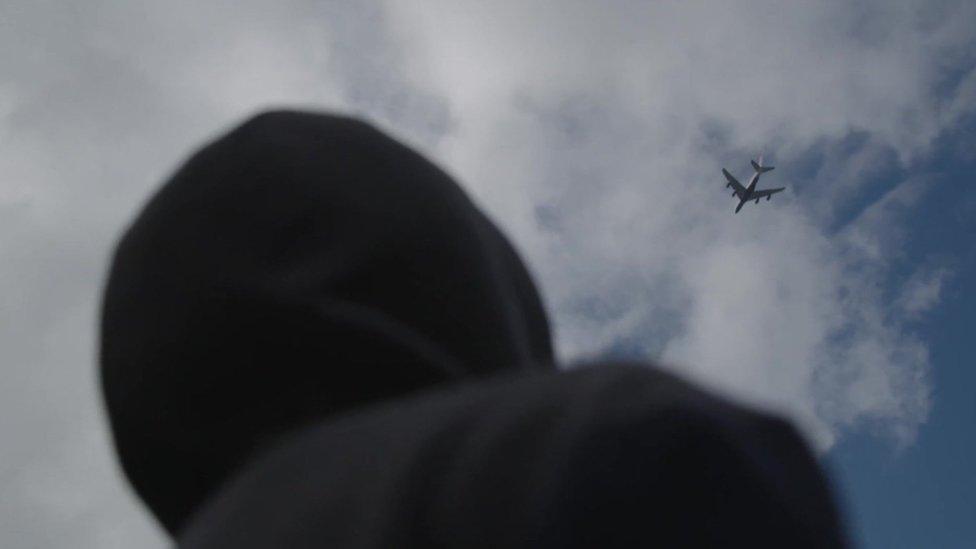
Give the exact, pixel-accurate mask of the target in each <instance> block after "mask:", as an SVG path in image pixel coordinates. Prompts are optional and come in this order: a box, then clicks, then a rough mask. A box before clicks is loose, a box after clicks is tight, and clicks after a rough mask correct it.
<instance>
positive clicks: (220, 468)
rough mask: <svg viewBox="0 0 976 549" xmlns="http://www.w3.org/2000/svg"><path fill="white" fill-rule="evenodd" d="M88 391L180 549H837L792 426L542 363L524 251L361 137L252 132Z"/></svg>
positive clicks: (148, 284) (226, 154) (172, 217)
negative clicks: (619, 548) (652, 548)
mask: <svg viewBox="0 0 976 549" xmlns="http://www.w3.org/2000/svg"><path fill="white" fill-rule="evenodd" d="M101 336H102V338H101V375H102V384H103V391H104V395H105V400H106V403H107V406H108V411H109V416H110V419H111V425H112V429H113V434H114V437H115V443H116V448H117V451H118V453H119V456H120V459H121V462H122V465H123V468H124V470H125V472H126V474H127V475H128V477H129V479H130V481H131V482H132V484H133V486H134V487H135V489H136V491H137V492H138V493H139V495H140V496H141V497H142V498H143V500H144V501H145V502H146V503H147V505H148V506H149V507H150V508H151V509H152V511H153V512H154V513H155V515H156V516H157V517H158V518H159V520H160V521H161V522H162V523H163V524H164V526H165V527H166V528H167V529H168V530H169V531H170V532H171V533H173V534H174V536H177V538H178V539H179V541H180V543H181V545H185V546H187V547H404V546H445V547H471V546H483V547H488V546H606V545H612V544H616V545H635V544H636V545H648V544H660V543H679V544H681V545H695V544H710V545H720V546H749V545H752V546H755V545H761V544H778V545H786V546H799V547H826V546H840V545H842V543H843V541H842V533H841V529H840V527H839V525H838V520H837V517H836V514H835V511H834V507H833V504H832V501H831V497H830V494H829V491H828V489H827V484H826V482H825V480H824V478H823V476H822V474H821V472H820V471H819V468H818V467H817V464H816V463H815V461H814V460H813V459H812V458H811V457H810V455H809V452H808V450H807V449H806V447H805V446H804V445H803V443H802V442H801V441H800V439H799V438H798V437H797V436H796V435H795V434H794V433H793V431H792V429H791V428H790V427H789V426H788V425H786V424H785V423H783V422H781V421H779V420H776V419H772V418H769V417H766V416H764V415H761V414H757V413H754V412H750V411H748V410H745V409H742V408H739V407H736V406H733V405H730V404H727V403H724V402H723V401H721V400H720V399H717V398H714V397H712V396H709V395H707V394H705V393H701V392H699V391H697V390H695V389H693V388H692V387H690V386H689V385H687V384H685V383H684V382H681V381H679V380H677V379H675V378H673V377H671V376H668V375H665V374H663V373H661V372H659V371H657V370H654V369H652V368H650V367H649V366H614V365H601V366H594V367H591V368H586V369H581V370H577V371H572V372H559V371H557V370H556V369H555V368H554V366H553V356H552V349H551V344H550V336H549V328H548V324H547V321H546V316H545V313H544V311H543V307H542V304H541V302H540V299H539V296H538V294H537V293H536V290H535V288H534V286H533V284H532V281H531V279H530V277H529V275H528V273H527V272H526V270H525V268H524V266H523V264H522V262H521V261H520V260H519V258H518V256H517V254H516V253H515V251H514V250H513V249H512V248H511V246H510V245H509V244H508V242H507V241H506V239H505V238H504V237H503V236H502V235H501V233H500V232H499V231H498V230H497V229H496V228H495V227H494V225H492V223H491V222H490V221H489V220H487V219H486V218H485V216H484V215H483V214H481V213H480V211H479V210H478V209H477V208H476V207H475V206H474V205H473V204H472V203H471V201H470V200H469V199H468V198H467V197H466V196H465V195H464V193H463V192H462V191H461V190H460V188H459V187H458V186H457V185H456V184H455V183H454V182H453V181H452V180H451V179H450V178H449V177H448V176H447V175H445V174H444V173H443V172H441V171H440V170H438V169H437V168H436V167H434V166H433V165H432V164H430V163H429V162H427V161H426V160H424V159H423V158H422V157H421V156H419V155H417V154H416V153H414V152H412V151H411V150H409V149H408V148H406V147H404V146H402V145H400V144H398V143H397V142H395V141H393V140H391V139H389V138H388V137H386V136H384V135H382V134H381V133H380V132H378V131H376V130H375V129H373V128H372V127H370V126H368V125H366V124H363V123H361V122H358V121H355V120H351V119H347V118H341V117H334V116H328V115H323V114H310V113H298V112H273V113H267V114H263V115H260V116H257V117H255V118H253V119H251V120H250V121H248V122H247V123H245V124H243V125H242V126H240V127H239V128H237V129H235V130H234V131H232V132H230V133H229V134H227V135H226V136H224V137H222V138H220V139H218V140H217V141H215V142H214V143H213V144H211V145H209V146H207V147H206V148H204V149H203V150H202V151H201V152H199V153H197V154H196V155H194V157H193V158H191V159H190V160H189V161H188V162H187V163H186V165H184V166H183V167H182V168H181V169H180V170H179V171H178V172H177V173H176V174H175V175H174V176H173V177H172V178H171V180H170V181H169V182H168V183H167V184H166V185H164V186H163V188H162V189H161V190H160V191H159V192H158V193H157V194H156V196H155V197H153V198H152V200H150V202H149V203H148V204H147V206H146V207H145V209H144V210H143V211H142V213H141V214H140V215H139V216H138V218H137V219H136V221H135V222H134V223H133V224H132V226H131V227H130V228H129V229H128V231H127V232H126V234H125V236H124V237H123V239H122V241H121V242H120V244H119V246H118V250H117V252H116V254H115V257H114V260H113V263H112V269H111V273H110V276H109V281H108V284H107V287H106V291H105V298H104V306H103V316H102V331H101Z"/></svg>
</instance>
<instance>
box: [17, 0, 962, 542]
mask: <svg viewBox="0 0 976 549" xmlns="http://www.w3.org/2000/svg"><path fill="white" fill-rule="evenodd" d="M787 5H789V6H790V7H788V6H787ZM973 21H976V4H974V3H973V2H970V1H966V0H959V1H952V0H945V1H938V2H932V1H923V0H917V1H916V0H898V1H892V0H876V1H875V0H872V1H862V2H857V3H852V2H849V1H846V0H843V1H842V0H824V1H818V2H778V1H772V0H769V1H761V0H739V1H726V2H718V1H716V2H694V1H683V2H664V1H661V2H636V1H627V0H620V1H613V2H588V1H582V0H578V1H571V0H559V1H556V0H551V1H543V0H539V1H534V2H523V1H514V0H512V1H498V0H496V1H493V2H490V3H489V2H473V1H465V0H451V1H448V0H444V1H433V0H431V1H419V0H418V1H411V2H400V1H388V2H383V1H372V2H367V1H358V2H312V1H298V0H285V1H277V2H257V1H253V0H243V1H242V0H235V1H230V0H226V1H224V0H218V1H211V2H190V1H171V2H165V3H163V2H142V1H131V0H126V1H122V0H118V1H115V2H110V1H104V0H92V1H89V2H84V3H64V2H54V1H40V0H34V1H30V2H27V1H21V2H0V265H2V268H0V323H2V327H3V329H2V330H0V345H2V347H0V349H2V355H0V356H2V362H0V373H2V376H3V377H2V379H3V382H2V383H0V436H2V437H3V445H2V450H0V452H2V455H0V491H2V492H3V494H4V497H3V498H0V532H2V534H0V545H3V546H4V547H43V546H72V547H137V546H143V547H155V546H160V545H162V544H164V538H163V537H162V536H161V535H160V534H159V533H158V531H157V530H156V529H155V526H154V525H153V523H152V521H151V520H150V519H149V518H148V517H147V516H146V514H145V512H144V511H143V510H142V509H141V507H140V506H139V504H138V503H137V502H136V501H135V500H134V499H133V498H132V496H131V495H130V494H129V493H128V488H127V486H126V485H125V484H124V483H123V481H122V480H121V478H120V477H119V475H118V471H117V468H116V465H115V462H114V457H113V456H112V454H111V448H110V443H109V440H108V438H107V431H106V428H105V419H104V417H103V415H102V410H101V407H100V401H99V398H98V394H97V392H96V387H95V377H94V372H95V351H94V349H95V337H96V333H95V323H94V320H95V318H96V314H97V306H98V298H99V292H100V288H101V284H102V277H103V274H104V272H105V267H106V261H107V256H108V253H109V251H110V249H111V246H112V244H113V242H114V239H115V238H116V237H117V236H118V234H119V232H120V230H121V229H122V228H123V227H124V225H125V223H126V221H127V220H129V219H130V218H131V217H132V216H133V215H134V214H135V212H136V209H137V207H138V206H139V205H140V204H141V202H142V201H143V200H144V199H145V198H146V197H147V195H148V193H150V192H151V191H152V189H154V188H155V187H156V186H157V185H158V184H159V183H160V182H161V181H163V180H164V179H165V177H166V175H167V174H168V173H169V172H170V171H171V170H172V169H173V168H174V167H175V166H176V165H177V163H178V162H179V161H180V160H181V159H182V158H183V157H184V156H185V155H186V154H187V153H188V152H190V151H191V150H193V149H194V148H195V147H197V146H198V145H199V144H200V143H202V142H203V140H205V139H207V138H210V137H212V136H214V135H215V134H216V133H217V132H219V131H221V130H223V129H226V128H227V127H228V126H229V125H231V124H233V123H235V122H237V121H239V120H240V119H241V118H242V117H243V116H246V115H248V114H250V113H253V112H255V111H256V110H257V109H260V108H263V107H268V106H282V105H290V106H296V105H297V106H308V107H314V108H318V109H328V110H336V111H341V112H345V113H359V114H361V115H363V116H366V117H368V118H370V119H372V120H373V121H375V122H376V123H377V124H378V125H380V126H382V127H383V128H385V129H387V130H388V131H390V132H391V133H393V134H394V135H396V136H398V137H399V138H401V139H404V140H406V141H407V142H409V143H411V144H413V145H414V146H416V147H418V148H420V149H421V150H422V151H424V152H425V153H427V154H428V155H429V156H430V157H432V158H433V159H434V160H435V161H436V162H438V163H439V164H441V165H442V166H444V167H445V168H446V169H447V170H448V171H449V172H451V173H452V174H454V175H455V176H456V177H457V178H458V179H459V180H460V181H461V182H462V184H463V185H464V186H465V187H466V188H467V189H468V190H469V191H470V192H471V193H472V194H473V195H474V196H475V198H476V199H477V200H478V201H479V203H480V204H482V205H483V206H484V207H485V208H486V209H487V210H488V211H489V212H490V213H491V215H492V216H493V217H494V218H495V219H496V220H497V221H498V223H499V224H500V225H501V226H502V227H503V228H504V230H505V231H506V232H507V233H508V234H509V235H510V236H511V237H512V239H513V240H514V241H515V243H516V244H517V246H518V247H519V249H520V250H521V251H522V252H523V254H524V255H525V256H526V258H527V259H528V261H529V263H530V264H531V267H532V270H533V272H534V273H535V274H536V277H537V280H538V281H539V283H540V286H541V288H542V291H543V293H544V295H545V298H546V301H547V304H548V308H549V310H550V312H551V316H552V319H553V322H554V324H555V327H556V337H557V345H558V348H559V352H560V354H561V356H562V357H563V358H564V359H565V361H566V362H567V363H572V362H574V361H578V360H581V359H585V358H587V357H591V356H599V355H606V354H616V355H625V356H631V357H633V356H640V357H644V358H646V359H649V360H653V361H656V362H658V363H659V364H661V365H663V366H665V367H668V368H673V369H675V370H677V371H679V372H682V373H683V374H684V375H687V376H689V377H692V378H694V379H697V380H700V381H702V382H703V383H705V384H707V385H709V386H710V387H713V388H715V389H717V390H719V391H722V392H724V393H725V394H728V395H730V396H732V397H734V398H738V399H744V400H746V401H749V402H751V403H754V404H757V405H760V406H764V407H768V408H771V409H774V410H777V411H780V412H782V413H784V414H787V415H789V416H791V417H792V418H794V419H795V420H796V421H797V422H799V424H800V425H801V426H802V428H803V429H804V432H805V433H806V434H807V435H808V437H809V438H810V440H811V441H812V443H814V444H815V445H816V446H817V447H818V448H819V449H820V450H821V451H826V450H829V449H830V448H831V447H833V446H834V445H835V444H837V443H838V441H841V440H844V438H845V437H850V436H874V437H877V438H879V439H880V440H884V441H886V444H889V445H890V447H891V448H892V449H893V450H892V451H899V450H898V449H904V448H909V447H911V446H912V445H913V444H914V443H915V441H916V439H917V436H918V433H919V429H920V428H921V427H922V426H923V425H924V424H925V422H926V420H927V418H928V417H929V413H930V410H931V409H932V406H933V396H932V395H933V384H932V374H931V372H932V369H933V365H932V363H931V360H930V342H929V341H927V339H926V338H925V337H924V334H923V333H922V332H921V331H920V330H918V328H917V327H918V326H919V323H920V322H924V319H925V318H926V315H929V314H930V313H931V312H932V311H933V310H935V309H937V308H938V307H939V306H940V304H941V303H942V299H943V288H944V287H945V285H946V284H948V283H950V281H951V280H953V277H954V276H957V275H958V273H957V272H956V270H957V264H956V262H954V259H953V258H952V257H945V256H935V255H933V256H932V257H923V258H921V259H922V260H919V261H913V262H912V263H911V265H910V268H907V269H906V268H905V267H904V263H905V262H903V261H902V262H899V258H900V257H902V254H903V253H904V251H903V248H904V242H905V238H906V235H907V234H910V233H911V232H912V231H913V230H914V229H913V225H912V223H913V221H914V220H916V218H915V216H914V212H915V208H917V206H918V204H919V203H920V202H921V201H924V200H925V199H926V197H927V196H929V195H930V193H932V192H933V189H934V188H936V187H938V186H939V185H943V186H944V185H946V183H944V182H941V183H940V182H939V181H937V178H935V177H934V176H933V175H932V174H931V173H930V170H928V168H927V167H928V166H930V161H931V159H932V155H933V154H934V151H935V150H936V149H937V148H938V147H937V146H938V144H940V143H941V142H940V139H943V138H944V136H946V135H947V134H951V132H953V131H956V130H957V129H958V127H959V125H960V124H962V123H963V122H965V121H967V120H971V117H972V115H973V114H974V110H976V70H974V59H976V26H974V25H973ZM760 152H764V153H765V157H766V160H767V163H768V164H772V165H775V166H777V168H776V170H775V171H773V172H770V173H769V174H766V175H765V176H764V179H763V181H762V182H761V185H760V186H784V185H785V186H786V187H787V190H786V191H785V192H783V193H781V194H778V195H776V196H775V197H774V198H773V199H772V201H770V202H766V201H763V202H762V203H761V204H759V205H758V206H757V205H756V204H748V205H746V206H745V207H744V208H743V211H742V212H741V213H739V214H738V215H733V213H732V212H733V210H734V207H735V202H734V201H733V199H732V198H731V196H730V195H731V192H730V191H729V190H728V189H725V187H724V181H723V178H722V176H721V172H720V169H721V168H722V167H726V168H728V169H729V170H730V171H731V172H732V173H733V174H736V175H737V176H738V177H739V178H740V180H743V181H745V180H746V179H747V178H748V177H749V175H750V168H749V159H750V158H754V157H755V156H757V155H758V154H759V153H760ZM923 168H925V169H923ZM864 425H869V426H870V427H871V428H870V430H869V431H870V434H865V433H864V431H863V430H861V429H860V428H861V427H863V426H864Z"/></svg>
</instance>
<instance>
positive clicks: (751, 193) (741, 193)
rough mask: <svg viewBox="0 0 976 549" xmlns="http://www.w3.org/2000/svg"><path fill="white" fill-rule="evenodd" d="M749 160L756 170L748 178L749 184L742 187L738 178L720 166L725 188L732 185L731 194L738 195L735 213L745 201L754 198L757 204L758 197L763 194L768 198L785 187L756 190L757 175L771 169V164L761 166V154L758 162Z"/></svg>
mask: <svg viewBox="0 0 976 549" xmlns="http://www.w3.org/2000/svg"><path fill="white" fill-rule="evenodd" d="M750 162H751V163H752V168H753V169H754V170H756V173H754V174H753V175H752V178H751V179H750V180H749V185H747V186H745V187H743V186H742V184H741V183H739V181H738V180H736V178H734V177H732V174H730V173H729V172H728V170H726V169H725V168H722V173H723V174H724V175H725V179H726V180H728V183H726V184H725V188H726V189H728V188H729V187H732V188H733V190H732V196H733V197H735V196H738V197H739V205H738V206H736V208H735V213H739V210H741V209H742V206H743V205H745V203H746V202H749V201H750V200H755V201H756V204H759V199H760V198H762V197H764V196H765V197H766V200H770V199H771V198H772V197H773V195H774V194H776V193H778V192H780V191H782V190H783V189H785V188H786V187H779V188H776V189H763V190H761V191H757V190H756V183H759V176H760V175H762V174H764V173H766V172H768V171H770V170H772V169H773V166H763V163H762V155H759V161H758V162H757V161H755V160H750Z"/></svg>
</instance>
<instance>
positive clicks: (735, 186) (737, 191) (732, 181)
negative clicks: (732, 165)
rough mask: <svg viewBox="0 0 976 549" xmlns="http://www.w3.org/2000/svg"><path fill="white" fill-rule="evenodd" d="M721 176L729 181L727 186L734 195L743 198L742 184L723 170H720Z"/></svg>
mask: <svg viewBox="0 0 976 549" xmlns="http://www.w3.org/2000/svg"><path fill="white" fill-rule="evenodd" d="M722 174H723V175H725V179H727V180H728V181H729V185H731V186H732V188H733V189H735V194H737V195H739V196H743V195H744V194H745V193H746V188H745V187H743V186H742V183H739V181H738V180H737V179H736V178H734V177H732V174H730V173H729V172H728V171H727V170H726V169H725V168H722ZM780 190H782V189H780Z"/></svg>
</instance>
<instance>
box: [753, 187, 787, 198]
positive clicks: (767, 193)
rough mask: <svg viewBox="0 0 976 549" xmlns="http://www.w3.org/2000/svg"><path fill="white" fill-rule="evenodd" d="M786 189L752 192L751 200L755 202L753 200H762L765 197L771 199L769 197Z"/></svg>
mask: <svg viewBox="0 0 976 549" xmlns="http://www.w3.org/2000/svg"><path fill="white" fill-rule="evenodd" d="M785 188H786V187H779V188H777V189H763V190H761V191H752V196H750V197H749V199H750V200H753V199H757V198H762V197H764V196H765V197H769V196H772V195H774V194H776V193H778V192H780V191H782V190H783V189H785ZM767 199H768V198H767Z"/></svg>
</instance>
